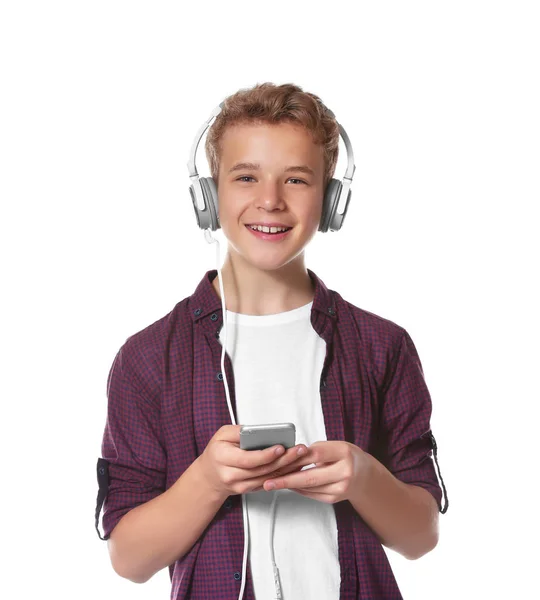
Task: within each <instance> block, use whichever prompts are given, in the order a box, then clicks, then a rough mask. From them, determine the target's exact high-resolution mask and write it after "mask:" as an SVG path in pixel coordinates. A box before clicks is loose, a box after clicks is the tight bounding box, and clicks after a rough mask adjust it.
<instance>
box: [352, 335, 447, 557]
mask: <svg viewBox="0 0 540 600" xmlns="http://www.w3.org/2000/svg"><path fill="white" fill-rule="evenodd" d="M379 393H380V396H379V398H380V417H379V424H378V431H377V433H378V439H377V444H376V446H375V447H374V450H373V452H372V453H371V454H368V453H365V456H364V458H365V459H366V473H367V475H366V476H365V477H364V478H362V481H360V482H359V483H358V486H357V489H356V490H355V493H354V500H351V504H352V505H353V506H354V508H355V510H356V511H357V512H358V513H359V514H360V516H361V517H362V518H363V519H364V520H365V521H366V523H367V524H368V525H369V526H370V527H371V528H372V529H373V531H374V532H375V533H376V534H377V535H378V536H379V539H380V540H381V543H382V544H384V545H385V546H387V547H388V548H392V549H393V550H396V551H397V552H399V553H400V554H402V555H403V556H405V557H406V558H408V559H411V560H412V559H416V558H419V557H421V556H422V555H424V554H426V553H427V552H429V551H430V550H432V549H433V548H434V547H435V546H436V545H437V542H438V538H439V529H438V525H439V515H438V513H439V510H440V508H441V501H442V490H441V488H440V486H439V482H438V479H437V474H436V473H435V468H434V465H433V461H432V459H431V450H432V436H431V435H428V434H430V433H431V428H430V419H431V412H432V404H431V397H430V393H429V391H428V388H427V385H426V382H425V379H424V373H423V370H422V364H421V362H420V358H419V356H418V352H417V351H416V348H415V345H414V343H413V341H412V339H411V337H410V335H409V334H408V333H407V331H405V330H404V329H403V328H401V335H400V337H399V340H398V341H397V342H396V344H395V346H394V348H393V350H392V356H391V360H390V361H389V367H388V369H387V372H386V374H385V376H384V381H383V382H382V383H381V389H380V392H379ZM445 511H446V509H445ZM445 511H444V512H445Z"/></svg>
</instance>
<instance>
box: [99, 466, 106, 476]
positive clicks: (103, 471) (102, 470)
mask: <svg viewBox="0 0 540 600" xmlns="http://www.w3.org/2000/svg"><path fill="white" fill-rule="evenodd" d="M99 474H100V475H105V469H104V468H103V467H100V468H99Z"/></svg>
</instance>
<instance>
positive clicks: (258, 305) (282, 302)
mask: <svg viewBox="0 0 540 600" xmlns="http://www.w3.org/2000/svg"><path fill="white" fill-rule="evenodd" d="M221 276H222V279H223V288H224V291H225V305H226V308H227V310H230V311H232V312H236V313H241V314H245V315H270V314H276V313H280V312H286V311H289V310H294V309H295V308H299V307H300V306H304V305H305V304H307V303H308V302H311V301H312V300H313V297H314V295H315V286H314V283H313V282H312V281H311V278H310V276H309V274H308V272H307V269H306V267H305V265H304V253H303V252H302V253H301V254H300V255H298V256H297V257H296V258H295V259H294V260H292V261H290V262H289V263H288V264H286V265H284V266H283V267H281V268H279V269H274V270H271V271H264V270H262V269H257V268H256V267H254V266H253V265H251V264H249V263H247V262H246V261H242V260H233V259H232V257H231V254H230V252H228V253H227V256H226V258H225V262H224V264H223V268H222V269H221ZM212 286H213V288H214V290H215V292H216V294H217V295H218V296H219V298H220V299H221V291H220V288H219V277H218V276H216V277H215V278H214V280H213V281H212Z"/></svg>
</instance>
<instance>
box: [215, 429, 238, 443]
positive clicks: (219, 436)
mask: <svg viewBox="0 0 540 600" xmlns="http://www.w3.org/2000/svg"><path fill="white" fill-rule="evenodd" d="M241 427H242V425H222V426H221V427H220V428H219V429H218V430H217V431H216V433H215V438H216V440H218V441H220V442H232V443H236V444H239V443H240V428H241Z"/></svg>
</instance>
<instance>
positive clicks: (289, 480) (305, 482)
mask: <svg viewBox="0 0 540 600" xmlns="http://www.w3.org/2000/svg"><path fill="white" fill-rule="evenodd" d="M336 465H337V467H336ZM339 480H340V475H339V463H333V464H330V465H327V466H323V467H313V468H311V469H305V470H303V471H300V472H298V473H291V474H288V475H286V476H283V477H277V478H269V479H267V480H266V481H265V482H264V484H263V485H264V489H265V490H270V489H275V490H280V489H284V488H302V489H310V488H314V487H319V486H321V485H328V484H331V483H335V482H336V481H339ZM270 483H272V484H274V487H273V488H271V487H269V485H270Z"/></svg>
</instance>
